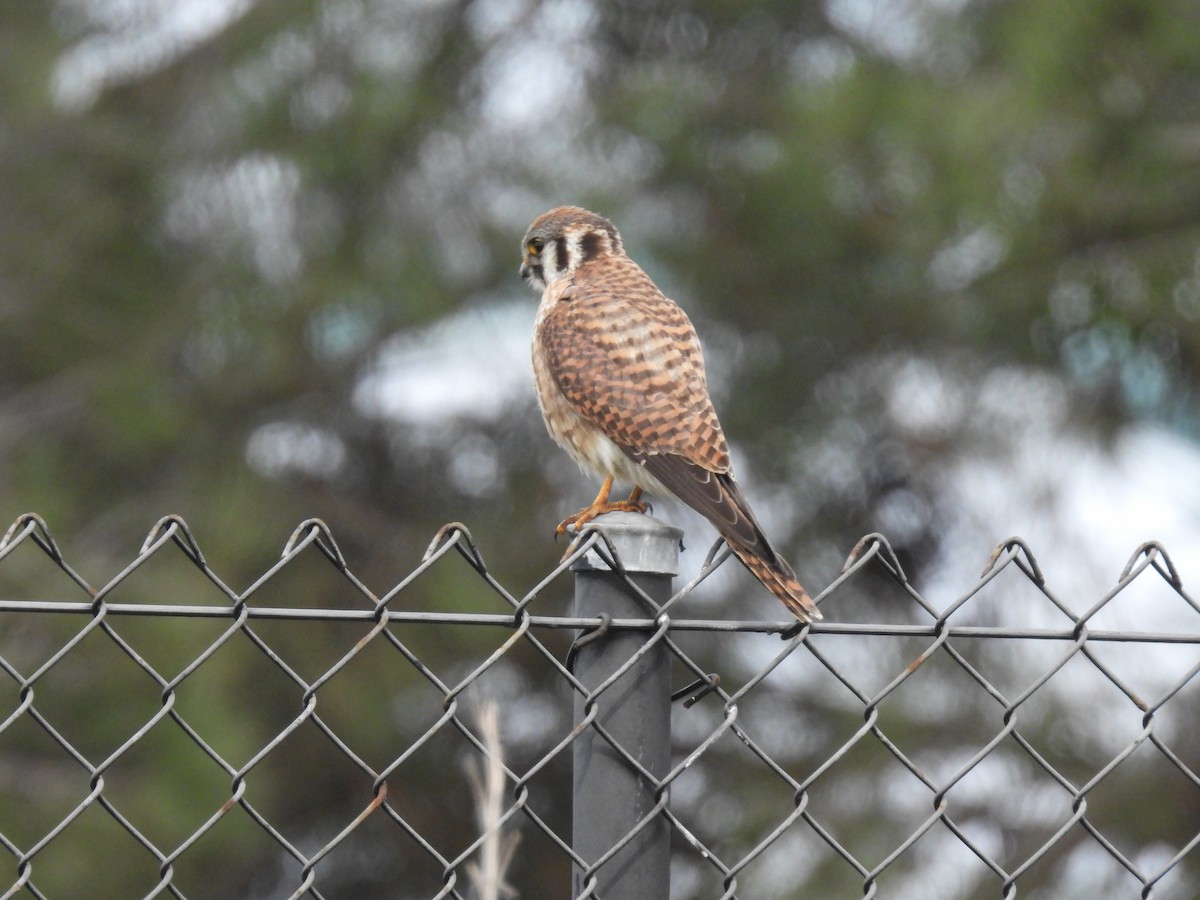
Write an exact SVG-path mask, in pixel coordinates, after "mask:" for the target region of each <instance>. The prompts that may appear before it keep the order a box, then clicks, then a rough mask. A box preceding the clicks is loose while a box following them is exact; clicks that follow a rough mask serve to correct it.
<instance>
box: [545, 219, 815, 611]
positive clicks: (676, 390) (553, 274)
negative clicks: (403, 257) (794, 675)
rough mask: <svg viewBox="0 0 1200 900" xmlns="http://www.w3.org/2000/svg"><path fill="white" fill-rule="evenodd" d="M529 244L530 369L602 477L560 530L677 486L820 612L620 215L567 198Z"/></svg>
mask: <svg viewBox="0 0 1200 900" xmlns="http://www.w3.org/2000/svg"><path fill="white" fill-rule="evenodd" d="M522 252H523V254H524V258H523V261H522V263H521V277H522V278H523V279H524V280H525V281H527V282H529V284H530V285H531V286H532V287H533V288H534V289H535V290H540V291H541V292H542V300H541V303H540V305H539V306H538V311H537V319H536V324H535V326H534V334H533V372H534V378H535V380H536V382H537V393H538V403H539V404H540V406H541V409H542V416H543V417H544V418H545V420H546V428H547V429H548V430H549V431H550V435H551V437H553V438H554V440H555V441H557V442H558V443H559V445H560V446H562V448H563V449H564V450H566V451H567V453H569V454H570V455H571V457H572V458H573V459H574V460H575V462H576V463H578V464H579V466H580V468H582V469H583V470H584V471H585V472H591V473H594V474H595V475H597V476H599V477H601V478H603V479H604V483H603V485H602V486H601V488H600V493H599V494H598V495H597V497H596V499H595V500H594V501H593V502H592V504H591V505H590V506H587V507H585V508H584V509H582V510H580V511H579V512H578V513H576V514H575V515H573V516H570V517H568V518H567V519H565V520H564V521H563V522H562V523H561V524H560V525H559V526H558V531H559V533H562V532H563V531H564V530H565V529H566V528H567V527H568V526H570V525H574V526H575V528H576V529H578V528H579V527H581V526H582V525H583V524H584V523H586V522H588V521H590V520H591V519H593V518H595V517H596V516H598V515H601V514H602V513H606V512H611V511H613V510H637V511H639V512H644V511H645V509H646V505H645V504H644V503H642V502H641V499H640V498H641V495H642V491H643V490H646V491H651V492H655V493H662V494H669V495H672V496H674V497H677V498H678V499H679V500H682V501H683V502H684V503H686V504H687V505H688V506H690V507H691V508H692V509H694V510H696V511H697V512H699V513H700V514H701V515H703V516H704V517H705V518H706V519H708V520H709V521H710V522H712V524H713V525H714V526H715V527H716V529H717V531H718V532H719V533H720V535H721V537H722V538H724V539H725V543H726V544H728V545H729V548H730V549H731V550H732V551H733V552H734V553H735V554H736V555H737V558H738V559H740V560H741V561H742V563H743V564H744V565H745V566H746V568H748V569H749V570H750V571H751V572H752V573H753V574H754V576H755V577H756V578H757V579H758V580H759V581H761V582H762V583H763V584H764V585H765V586H766V588H767V590H769V591H770V592H771V593H772V594H774V595H775V596H776V597H778V598H779V599H780V600H781V601H783V604H784V606H786V607H787V608H788V609H789V610H790V611H791V612H792V614H793V615H794V616H795V617H796V618H797V619H799V620H800V621H801V622H811V621H812V620H813V619H819V618H821V613H820V612H819V611H818V610H817V607H816V604H814V603H813V601H812V598H811V597H809V596H808V593H807V592H806V591H805V590H804V588H803V587H801V586H800V582H799V581H798V580H797V579H796V573H795V572H793V571H792V567H791V566H789V565H788V564H787V562H786V561H785V560H784V559H783V558H782V557H781V556H780V555H779V554H778V553H776V552H775V551H774V550H773V549H772V548H771V545H770V543H768V541H767V538H766V535H764V534H763V531H762V528H761V527H760V526H759V524H758V521H757V520H756V519H755V518H754V513H752V512H751V511H750V506H749V504H747V503H746V498H745V497H744V496H743V495H742V491H741V489H740V488H739V487H738V485H737V482H736V481H735V480H734V477H733V467H732V465H731V464H730V461H729V446H728V444H726V442H725V435H724V434H723V433H722V431H721V424H720V422H718V421H717V413H716V410H714V409H713V405H712V400H710V399H709V396H708V383H707V380H706V378H705V375H704V359H703V357H702V356H701V353H700V340H699V338H697V337H696V330H695V328H693V327H692V323H691V321H690V320H689V319H688V317H687V315H686V314H685V313H684V311H683V310H682V309H680V308H679V307H678V306H677V305H676V304H675V303H674V302H673V301H671V300H669V299H668V298H667V297H665V296H664V295H663V293H662V291H660V290H659V289H658V287H656V286H655V284H654V282H653V281H651V280H650V277H649V276H648V275H647V274H646V273H645V272H643V271H642V268H641V267H640V266H639V265H638V264H637V263H635V262H634V261H633V260H632V259H630V258H629V257H628V256H627V255H626V253H625V246H624V244H622V242H621V236H620V235H619V234H618V233H617V229H616V228H615V227H614V226H613V224H612V223H611V222H610V221H608V220H607V219H605V218H603V217H602V216H598V215H596V214H595V213H592V212H588V211H587V210H586V209H580V208H579V207H575V206H560V207H558V208H557V209H552V210H550V211H549V212H547V213H544V214H543V215H540V216H538V217H537V218H536V219H534V220H533V224H531V225H530V226H529V230H528V231H527V232H526V233H525V240H524V243H523V245H522ZM615 479H621V480H622V481H628V482H631V483H632V484H633V486H634V487H633V493H632V494H630V496H629V499H628V500H623V501H617V502H612V501H610V500H609V499H608V495H609V492H610V491H611V490H612V486H613V481H614V480H615Z"/></svg>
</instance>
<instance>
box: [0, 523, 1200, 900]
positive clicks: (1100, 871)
mask: <svg viewBox="0 0 1200 900" xmlns="http://www.w3.org/2000/svg"><path fill="white" fill-rule="evenodd" d="M587 552H592V553H596V554H599V555H600V556H601V557H603V558H606V559H607V560H609V562H610V563H611V564H612V566H613V567H614V568H617V569H620V560H619V559H614V558H613V555H612V554H613V551H612V548H611V546H610V545H609V544H608V543H607V542H606V539H605V536H604V534H603V533H602V532H599V531H597V532H592V533H591V534H589V535H587V537H586V540H584V541H583V542H582V544H581V545H580V546H579V547H578V548H577V550H576V551H575V553H574V555H573V556H572V558H571V559H568V560H566V561H564V562H563V563H562V564H560V565H559V566H557V567H556V568H555V569H554V570H553V571H551V572H549V573H548V574H547V575H546V577H545V578H544V579H543V580H542V581H541V582H539V583H538V584H536V585H535V586H534V587H533V588H532V589H531V590H528V591H525V592H519V591H513V590H511V589H510V588H508V587H506V586H505V585H504V584H502V583H501V581H500V580H498V579H497V577H496V576H495V575H494V574H493V571H492V570H491V569H489V566H488V564H487V563H486V562H485V560H484V556H483V554H482V553H481V551H480V548H478V547H477V546H476V545H475V543H474V541H473V540H472V538H471V535H470V533H469V532H468V530H467V529H466V528H465V527H464V526H462V525H460V524H458V523H452V524H450V525H447V526H445V527H443V528H442V529H441V530H440V531H439V533H438V534H437V535H436V536H435V538H434V540H433V542H432V544H431V545H430V547H429V549H428V552H426V554H425V555H424V558H423V559H422V560H421V561H420V564H419V565H418V566H417V567H416V568H415V569H413V570H412V571H411V572H409V573H408V574H406V575H405V576H404V577H403V578H402V579H400V580H399V581H398V582H397V583H396V584H395V585H394V586H392V587H391V588H390V589H388V590H387V591H386V592H383V593H377V592H376V591H374V590H372V588H370V587H368V586H367V585H366V584H364V583H363V582H362V581H361V580H360V579H359V578H358V576H356V575H355V573H354V571H353V570H352V569H351V567H350V566H349V565H348V564H347V562H346V559H345V558H344V556H343V553H342V551H341V550H340V549H339V547H338V544H337V542H336V541H335V539H334V536H333V535H332V534H331V533H330V530H329V529H328V528H327V527H326V526H325V525H324V524H323V523H322V522H320V521H319V520H309V521H306V522H304V523H302V524H301V525H300V526H299V527H298V528H297V529H296V531H295V533H294V534H293V535H292V537H291V539H290V540H289V541H288V542H287V544H286V546H285V548H284V551H283V554H282V557H281V558H280V559H279V561H278V562H277V563H276V564H275V565H273V566H272V567H270V568H269V569H268V570H267V571H266V572H264V573H263V574H261V576H259V577H258V578H257V579H255V580H254V581H253V583H252V584H251V585H250V586H249V587H247V588H245V589H241V590H239V589H235V588H232V587H230V586H229V585H228V584H227V583H226V582H224V581H223V580H222V579H221V578H220V577H219V576H218V575H217V573H216V572H215V571H214V570H213V569H212V568H210V566H209V563H208V561H207V560H206V558H205V556H204V554H203V553H202V552H201V550H200V547H199V545H198V543H197V541H196V540H195V538H194V537H193V536H192V534H191V532H190V530H189V529H188V526H187V525H186V524H185V523H184V522H183V521H182V520H181V519H179V518H177V517H166V518H164V519H162V520H161V521H160V522H158V523H157V524H156V525H155V526H154V528H153V529H152V530H151V532H150V534H149V536H148V537H147V538H146V541H145V543H144V545H143V546H142V548H141V550H140V552H139V553H138V554H137V555H136V557H135V558H134V559H133V561H132V562H130V563H129V564H128V565H127V566H126V567H125V568H123V569H122V570H121V571H119V572H117V573H116V574H115V575H113V576H112V577H111V578H110V579H108V580H107V581H106V582H104V583H102V584H94V583H92V582H90V581H89V580H88V578H86V577H85V576H83V575H82V574H80V573H79V572H77V571H76V570H75V569H74V568H72V566H71V565H70V564H69V563H68V562H67V560H66V559H65V558H64V556H63V554H62V553H61V552H60V550H59V547H58V544H57V543H56V541H55V539H54V537H53V536H52V535H51V533H50V531H49V529H48V528H47V527H46V525H45V523H44V522H43V521H42V520H41V519H40V518H39V517H38V516H36V515H32V514H31V515H25V516H22V517H21V518H19V519H18V520H17V521H16V522H15V523H14V524H13V525H12V527H11V528H10V529H9V530H8V532H7V534H6V535H5V536H4V538H3V540H2V541H0V579H5V580H0V669H2V670H3V674H2V675H0V847H2V848H3V852H0V859H3V860H6V862H4V863H3V865H2V866H0V890H4V891H5V892H4V894H2V895H0V897H4V898H9V897H21V898H24V897H37V898H43V897H45V898H58V897H78V896H85V895H86V896H94V897H137V896H144V897H168V896H169V897H179V898H183V897H192V898H195V897H227V896H246V897H289V896H290V897H297V898H299V897H311V898H334V897H375V896H378V897H405V898H409V897H411V898H419V897H434V898H442V897H452V898H459V900H467V898H477V897H485V896H494V897H500V896H520V897H523V898H541V897H545V898H551V897H555V898H561V897H563V896H566V895H567V893H568V885H569V884H570V883H571V871H572V869H574V870H575V871H576V873H577V876H576V884H577V885H580V886H581V887H582V893H581V896H586V897H600V896H601V893H600V890H599V887H598V885H599V882H598V881H597V878H596V872H597V871H598V870H599V869H600V867H601V866H603V864H604V862H606V861H607V858H608V856H610V855H611V854H608V855H606V856H605V857H602V858H600V859H599V860H596V859H583V858H581V857H580V855H579V854H578V853H577V852H576V851H575V850H574V849H573V847H572V836H571V809H570V784H571V776H570V772H571V748H572V744H573V743H574V742H575V741H576V740H578V739H579V736H580V734H581V733H583V732H584V730H586V729H589V728H591V729H596V728H600V726H599V724H598V723H597V721H596V714H597V711H599V710H601V709H603V708H604V706H605V704H607V703H609V702H615V695H616V694H617V693H618V691H616V690H612V685H613V684H614V683H617V681H618V678H617V677H614V678H612V679H609V680H608V681H606V682H605V683H604V684H603V685H601V687H600V688H599V689H596V690H589V689H588V688H587V687H585V686H584V685H583V684H582V683H581V681H580V680H579V679H577V678H576V676H575V674H574V673H573V670H572V668H571V665H570V660H569V655H570V654H569V652H568V651H569V647H570V645H571V642H572V639H574V638H575V637H576V635H578V634H580V633H583V634H585V635H588V634H592V635H596V634H598V635H599V637H597V638H595V639H597V640H603V639H604V638H603V632H604V630H606V629H616V630H621V631H623V632H633V633H637V634H639V635H641V636H642V638H643V639H644V643H643V645H642V646H643V648H644V649H643V650H642V651H639V652H648V650H649V649H652V648H660V649H661V648H665V650H666V652H667V655H668V657H669V659H670V661H671V663H670V664H671V667H672V679H673V681H674V683H675V685H676V687H677V688H679V689H680V690H679V691H678V693H679V697H678V699H679V700H682V701H684V702H680V703H675V704H673V706H672V713H671V735H672V737H671V740H672V746H671V748H670V749H671V767H670V768H669V770H668V771H667V773H666V774H665V775H664V776H661V777H656V776H654V775H653V774H651V773H650V772H649V771H647V770H646V769H645V768H643V767H641V766H640V764H639V763H638V761H637V759H635V757H634V750H633V748H627V747H622V746H620V745H619V744H618V745H616V746H614V747H613V751H614V752H615V753H616V754H617V755H618V756H619V757H620V758H622V759H624V760H625V762H626V764H627V765H629V766H631V767H633V768H634V769H635V770H637V771H639V772H640V773H641V778H642V779H643V780H644V781H645V782H646V784H647V785H648V786H649V787H650V789H652V791H653V795H654V798H655V800H656V805H655V807H654V810H653V811H652V813H651V814H650V815H648V816H646V817H645V818H643V819H642V820H641V821H639V822H637V823H636V824H635V825H633V826H631V832H630V835H629V838H632V837H633V834H634V832H636V831H638V830H640V829H644V828H647V827H650V826H651V824H652V823H661V822H662V821H663V820H665V821H666V822H667V823H668V826H669V831H670V834H671V853H672V856H671V863H670V865H671V873H670V880H671V885H672V888H671V896H672V898H674V900H684V898H690V897H722V898H733V897H742V898H760V897H800V896H805V897H808V896H820V897H840V896H845V897H851V896H866V897H875V896H883V897H902V898H903V897H921V898H936V897H946V898H951V897H963V898H967V897H984V896H998V897H1005V898H1012V897H1016V896H1017V895H1018V891H1020V892H1021V896H1030V897H1054V898H1070V897H1085V896H1087V897H1091V898H1094V897H1118V896H1129V897H1158V898H1180V900H1183V898H1187V897H1193V896H1195V886H1196V885H1197V884H1200V865H1198V864H1197V857H1198V856H1200V851H1197V844H1198V843H1200V775H1198V774H1197V771H1198V770H1200V749H1198V747H1197V743H1198V742H1197V741H1196V740H1195V738H1196V724H1195V723H1196V721H1197V720H1198V719H1197V713H1198V712H1200V677H1197V676H1198V673H1200V606H1198V605H1197V603H1196V601H1195V600H1194V599H1193V598H1192V597H1191V596H1190V595H1189V594H1188V592H1187V591H1186V590H1185V589H1184V586H1183V584H1182V582H1181V579H1180V577H1179V575H1178V573H1177V571H1176V569H1175V567H1174V565H1173V563H1172V561H1171V559H1170V557H1169V556H1168V554H1167V552H1166V551H1165V550H1164V548H1162V547H1161V546H1159V545H1157V544H1156V543H1153V542H1150V543H1147V544H1145V545H1143V546H1142V547H1139V548H1138V549H1137V551H1136V552H1135V553H1134V554H1133V556H1132V558H1131V559H1130V560H1129V562H1128V564H1127V565H1126V566H1125V568H1124V571H1123V572H1121V574H1120V577H1119V579H1118V580H1117V583H1116V584H1115V585H1114V586H1113V588H1112V589H1111V590H1110V591H1108V592H1107V593H1106V594H1104V595H1103V596H1101V597H1099V598H1096V599H1094V601H1093V602H1092V603H1091V605H1090V607H1088V608H1086V609H1084V610H1082V611H1076V610H1074V609H1073V608H1072V606H1071V605H1069V604H1068V603H1067V602H1066V601H1065V600H1064V599H1063V598H1062V597H1060V596H1058V595H1057V594H1056V593H1054V592H1053V591H1052V589H1051V587H1050V586H1049V585H1048V584H1047V583H1046V579H1045V578H1044V577H1043V575H1042V572H1041V569H1040V568H1039V565H1038V562H1037V560H1036V559H1035V557H1034V554H1033V553H1032V552H1031V551H1030V549H1029V548H1028V547H1027V546H1026V545H1025V544H1024V543H1023V542H1022V541H1020V540H1019V539H1016V538H1014V539H1011V540H1009V541H1007V542H1005V543H1004V544H1002V545H1001V546H1000V547H999V548H997V550H996V552H995V553H994V554H993V556H992V558H991V560H990V563H989V565H988V567H987V569H986V571H985V572H984V574H983V576H982V577H981V578H980V580H979V581H978V582H977V583H976V584H975V585H973V586H972V587H971V588H970V589H969V590H967V591H966V592H965V593H964V594H963V595H962V596H961V597H960V598H959V599H958V600H956V601H955V602H953V603H952V604H950V605H949V606H948V607H947V608H946V609H944V610H940V611H939V610H938V609H936V608H935V607H934V606H933V605H931V604H930V602H929V601H927V600H926V599H925V598H924V597H923V596H922V595H921V594H920V593H918V591H917V590H916V588H915V587H914V586H913V585H912V584H911V583H910V582H909V581H908V579H907V577H906V576H905V573H904V571H903V569H902V568H901V566H900V563H899V561H898V560H897V558H896V555H895V554H894V553H893V552H892V550H891V548H890V546H889V545H888V542H887V541H886V539H885V538H884V537H882V536H881V535H869V536H868V537H866V538H864V539H863V541H862V542H860V544H859V546H858V547H857V548H856V550H855V553H854V554H853V555H852V558H851V563H850V564H848V567H847V569H846V571H845V572H844V573H843V574H842V576H841V577H840V578H839V579H838V580H837V581H835V582H834V583H833V584H832V585H830V586H829V587H828V588H827V589H826V590H825V591H824V592H822V595H821V596H820V597H819V598H818V599H819V601H820V602H821V604H822V609H823V610H824V611H825V612H826V617H827V618H826V621H825V622H822V623H820V624H819V625H816V626H811V627H809V628H806V629H805V630H803V631H801V632H800V633H799V634H798V635H796V636H795V637H794V638H792V639H790V640H786V641H783V642H782V643H781V642H780V641H779V640H777V638H776V637H775V636H774V635H775V634H777V633H778V632H779V631H780V630H781V629H782V628H783V627H786V625H787V624H788V623H786V622H776V621H769V622H759V621H740V620H738V621H731V620H721V619H701V618H691V617H688V613H690V612H692V611H693V609H692V607H693V604H692V601H693V600H695V601H699V600H700V597H699V594H697V595H696V596H695V597H692V596H691V595H692V594H693V591H696V588H697V586H698V585H699V584H700V583H702V582H703V581H704V580H705V579H707V578H708V577H709V575H710V574H711V573H712V572H713V571H714V570H716V569H717V568H718V567H720V566H721V565H722V564H723V562H724V561H725V559H726V557H727V555H728V554H727V553H726V552H725V551H724V550H723V548H722V547H721V546H720V545H717V546H715V547H714V548H713V550H712V551H711V552H710V553H709V557H708V559H707V560H706V561H705V563H704V566H703V567H702V569H701V571H700V573H699V575H698V576H696V577H695V578H694V579H692V580H691V581H690V582H689V583H687V584H685V585H682V586H679V587H678V588H677V589H676V592H675V593H674V595H673V596H672V597H671V598H670V599H669V600H667V601H666V602H665V603H663V604H659V603H656V602H655V601H654V600H653V599H652V598H651V597H649V596H647V595H646V593H645V592H643V591H642V590H641V589H640V588H638V587H637V586H636V585H634V583H633V581H632V580H631V579H629V578H626V579H625V582H626V585H627V587H628V589H629V590H630V591H633V592H635V593H636V594H637V595H638V597H639V600H640V602H641V603H642V605H643V606H644V607H645V609H646V615H645V617H644V618H642V619H636V620H628V619H626V620H620V621H602V620H600V619H595V618H585V617H576V616H572V615H568V614H565V613H564V612H563V610H564V609H565V608H567V607H566V604H565V603H564V600H565V598H567V597H569V595H570V593H571V587H570V584H571V581H570V579H571V576H570V573H569V566H570V563H571V561H572V560H573V559H576V558H578V557H579V556H580V555H582V554H584V553H587ZM28 585H33V586H34V587H32V588H30V587H28ZM14 591H23V592H25V593H26V594H28V593H29V592H30V591H32V593H33V597H32V599H27V598H23V597H21V596H18V595H17V594H15V593H13V592H14ZM700 593H702V592H700ZM768 599H769V598H768ZM1122 604H1124V605H1125V607H1126V608H1128V607H1129V606H1130V605H1131V604H1132V605H1133V606H1134V607H1136V609H1138V610H1149V609H1151V608H1153V609H1154V610H1164V609H1165V610H1166V612H1161V613H1160V612H1155V613H1154V614H1153V615H1150V614H1147V615H1146V616H1145V617H1143V616H1142V615H1141V614H1139V616H1138V618H1137V621H1139V622H1143V621H1144V622H1146V623H1148V625H1153V627H1154V628H1155V629H1157V630H1146V631H1131V630H1129V629H1128V628H1127V627H1109V622H1110V620H1111V621H1112V622H1121V621H1128V617H1126V618H1125V619H1122V618H1121V616H1120V615H1119V609H1120V608H1121V607H1122ZM1151 604H1153V605H1152V606H1151ZM695 608H704V607H703V606H702V605H701V604H700V603H699V602H697V603H696V604H695ZM881 610H882V611H884V613H883V614H880V611H881ZM1014 623H1017V624H1014ZM714 674H715V675H717V676H719V677H718V678H714V677H713V675H714ZM576 697H582V698H584V703H583V708H584V710H585V713H586V714H585V715H584V717H583V719H582V721H579V722H576V721H575V720H574V717H573V713H572V709H573V704H574V702H575V698H576ZM489 706H490V708H491V709H493V710H496V711H498V721H499V725H498V734H496V733H494V732H496V731H497V729H489V727H488V726H487V724H486V723H487V716H486V715H485V714H484V713H482V712H481V711H482V710H484V709H485V708H488V707H489ZM489 767H490V771H491V773H492V775H493V776H494V778H493V785H494V786H496V787H502V788H503V791H502V792H493V793H494V797H493V798H492V801H493V802H492V803H491V807H492V808H491V811H490V813H489V812H487V810H486V809H485V807H487V805H488V802H487V801H486V799H485V798H486V796H487V795H488V790H487V788H486V783H487V780H488V779H487V774H486V773H487V771H488V769H489ZM496 779H498V781H497V780H496ZM618 849H619V847H618V848H614V851H613V852H616V851H617V850H618ZM489 869H490V870H491V876H488V877H491V878H493V881H494V883H493V884H492V885H491V887H490V888H489V887H488V886H487V885H486V884H485V882H486V880H487V878H486V877H484V876H481V873H485V872H487V871H488V870H489ZM489 890H490V891H491V893H488V891H489Z"/></svg>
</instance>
